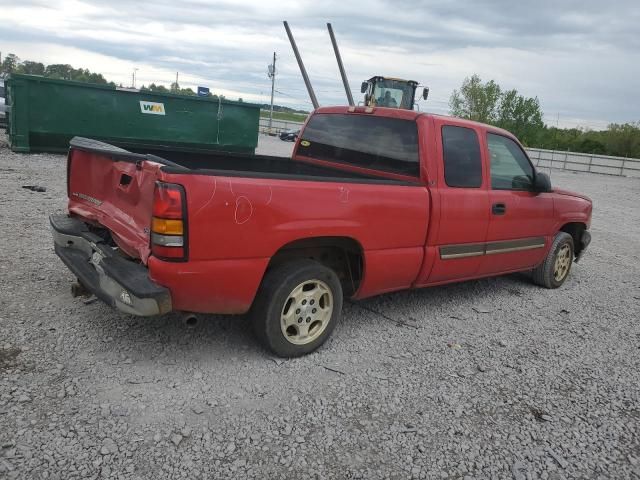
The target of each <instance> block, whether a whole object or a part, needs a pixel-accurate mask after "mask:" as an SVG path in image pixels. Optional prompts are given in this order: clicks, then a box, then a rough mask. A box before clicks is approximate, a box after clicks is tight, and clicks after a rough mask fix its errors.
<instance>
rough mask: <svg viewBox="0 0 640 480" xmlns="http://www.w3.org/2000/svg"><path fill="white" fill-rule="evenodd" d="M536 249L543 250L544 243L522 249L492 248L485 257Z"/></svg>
mask: <svg viewBox="0 0 640 480" xmlns="http://www.w3.org/2000/svg"><path fill="white" fill-rule="evenodd" d="M536 248H544V243H538V244H535V245H525V246H522V247H508V248H497V249H496V248H494V249H491V250H487V251H486V252H485V255H495V254H496V253H509V252H520V251H522V250H534V249H536Z"/></svg>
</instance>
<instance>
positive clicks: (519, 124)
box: [449, 75, 544, 146]
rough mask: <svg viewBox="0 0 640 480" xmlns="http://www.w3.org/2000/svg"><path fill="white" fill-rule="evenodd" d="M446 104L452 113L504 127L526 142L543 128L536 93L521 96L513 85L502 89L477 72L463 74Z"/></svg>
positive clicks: (535, 141) (531, 139)
mask: <svg viewBox="0 0 640 480" xmlns="http://www.w3.org/2000/svg"><path fill="white" fill-rule="evenodd" d="M449 107H450V112H451V114H452V115H453V116H456V117H461V118H467V119H469V120H475V121H478V122H483V123H489V124H491V125H495V126H498V127H501V128H504V129H505V130H509V131H510V132H512V133H513V134H514V135H516V136H517V137H518V138H519V139H520V140H521V141H522V142H523V143H524V144H525V145H529V146H531V145H533V144H535V143H537V142H538V140H539V138H540V137H541V133H542V131H543V129H544V122H543V120H542V110H541V108H540V102H539V101H538V98H537V97H535V98H527V97H524V96H523V95H519V94H518V91H517V90H515V89H514V90H507V91H504V92H503V91H502V89H501V88H500V85H498V84H497V83H496V82H495V81H493V80H490V81H488V82H486V83H483V82H482V80H481V79H480V77H479V76H478V75H472V76H471V77H470V78H465V79H464V82H462V86H461V87H460V90H454V91H453V93H452V94H451V98H450V100H449Z"/></svg>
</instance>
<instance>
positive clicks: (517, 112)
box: [494, 90, 544, 146]
mask: <svg viewBox="0 0 640 480" xmlns="http://www.w3.org/2000/svg"><path fill="white" fill-rule="evenodd" d="M496 117H497V118H496V121H495V122H494V124H495V125H496V126H498V127H500V128H504V129H505V130H508V131H510V132H511V133H513V134H514V135H515V136H516V137H518V139H519V140H520V141H521V142H522V143H524V144H525V145H527V146H530V145H532V144H534V143H536V142H537V140H538V139H539V137H540V132H541V131H542V129H543V128H544V121H543V120H542V110H541V109H540V102H539V101H538V98H537V97H535V98H526V97H524V96H523V95H518V91H517V90H507V91H506V92H504V93H502V94H501V96H500V101H499V104H498V107H497V115H496Z"/></svg>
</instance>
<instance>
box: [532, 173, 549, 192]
mask: <svg viewBox="0 0 640 480" xmlns="http://www.w3.org/2000/svg"><path fill="white" fill-rule="evenodd" d="M533 190H534V191H535V192H538V193H544V192H550V191H551V190H552V188H551V179H550V178H549V175H547V174H546V173H542V172H536V176H535V179H534V181H533Z"/></svg>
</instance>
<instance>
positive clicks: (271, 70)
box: [269, 52, 276, 133]
mask: <svg viewBox="0 0 640 480" xmlns="http://www.w3.org/2000/svg"><path fill="white" fill-rule="evenodd" d="M269 78H271V109H270V110H269V133H271V125H272V123H273V92H274V90H275V86H276V52H273V63H272V64H271V65H269Z"/></svg>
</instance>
